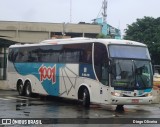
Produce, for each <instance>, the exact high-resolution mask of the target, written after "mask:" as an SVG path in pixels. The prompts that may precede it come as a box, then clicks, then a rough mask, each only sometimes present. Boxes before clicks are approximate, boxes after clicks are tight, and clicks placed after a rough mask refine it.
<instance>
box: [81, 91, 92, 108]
mask: <svg viewBox="0 0 160 127" xmlns="http://www.w3.org/2000/svg"><path fill="white" fill-rule="evenodd" d="M82 105H83V106H84V107H86V108H88V107H89V106H90V95H89V92H88V90H87V89H86V88H85V89H84V90H83V95H82Z"/></svg>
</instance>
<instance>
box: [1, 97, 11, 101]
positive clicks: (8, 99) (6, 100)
mask: <svg viewBox="0 0 160 127" xmlns="http://www.w3.org/2000/svg"><path fill="white" fill-rule="evenodd" d="M0 100H5V101H7V100H11V99H6V98H0Z"/></svg>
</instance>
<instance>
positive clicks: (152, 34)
mask: <svg viewBox="0 0 160 127" xmlns="http://www.w3.org/2000/svg"><path fill="white" fill-rule="evenodd" d="M124 39H128V40H133V41H139V42H142V43H145V44H146V45H147V46H148V48H149V52H150V54H151V58H152V62H153V63H154V64H160V17H159V18H157V19H155V18H153V17H146V16H145V17H144V18H142V19H137V21H136V22H134V23H132V24H131V25H128V26H127V29H126V30H125V36H124Z"/></svg>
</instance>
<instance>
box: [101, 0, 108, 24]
mask: <svg viewBox="0 0 160 127" xmlns="http://www.w3.org/2000/svg"><path fill="white" fill-rule="evenodd" d="M107 4H108V1H107V0H104V1H103V2H102V9H103V12H102V16H103V23H107Z"/></svg>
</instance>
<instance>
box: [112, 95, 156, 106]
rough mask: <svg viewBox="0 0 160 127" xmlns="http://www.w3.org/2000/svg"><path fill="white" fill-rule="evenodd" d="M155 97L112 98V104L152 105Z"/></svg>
mask: <svg viewBox="0 0 160 127" xmlns="http://www.w3.org/2000/svg"><path fill="white" fill-rule="evenodd" d="M152 100H153V96H149V97H117V96H112V97H111V104H113V105H143V104H151V103H152Z"/></svg>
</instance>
